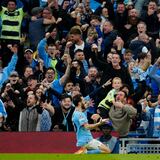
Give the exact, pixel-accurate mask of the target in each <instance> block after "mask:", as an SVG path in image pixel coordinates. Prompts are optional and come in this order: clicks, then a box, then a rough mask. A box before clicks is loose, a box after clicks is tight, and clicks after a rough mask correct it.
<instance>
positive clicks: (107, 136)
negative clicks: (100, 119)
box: [97, 121, 119, 153]
mask: <svg viewBox="0 0 160 160" xmlns="http://www.w3.org/2000/svg"><path fill="white" fill-rule="evenodd" d="M100 129H101V131H102V133H103V135H102V136H100V137H99V138H97V139H98V140H99V141H100V142H102V143H103V144H105V145H106V146H108V147H109V149H110V150H111V153H118V152H119V143H118V139H117V137H114V136H112V135H111V132H112V130H113V126H112V122H111V121H108V122H107V123H106V124H104V125H102V126H100Z"/></svg>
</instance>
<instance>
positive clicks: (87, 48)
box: [0, 0, 160, 151]
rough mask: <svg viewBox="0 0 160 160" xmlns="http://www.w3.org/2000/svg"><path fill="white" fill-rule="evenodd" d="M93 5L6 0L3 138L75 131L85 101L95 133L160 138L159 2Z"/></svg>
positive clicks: (0, 99) (2, 12)
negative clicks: (79, 99) (13, 133)
mask: <svg viewBox="0 0 160 160" xmlns="http://www.w3.org/2000/svg"><path fill="white" fill-rule="evenodd" d="M90 1H91V0H62V1H61V0H59V1H58V0H7V1H6V0H1V1H0V31H1V32H0V88H1V90H0V131H10V132H11V131H27V132H28V131H54V132H55V131H67V132H69V131H74V127H75V126H74V124H73V122H72V115H73V113H74V111H75V106H76V105H78V104H75V103H74V102H76V97H78V96H77V95H81V96H82V97H83V98H84V100H85V105H82V109H83V110H84V112H85V115H86V116H87V120H88V122H89V123H94V124H96V123H98V124H100V123H101V121H102V119H106V118H107V119H109V121H108V123H106V124H103V125H102V126H101V127H99V128H98V125H97V126H96V127H97V128H94V130H102V131H103V132H105V131H104V130H105V129H106V128H107V129H109V134H110V131H111V130H114V131H116V132H117V133H118V134H119V137H127V136H129V135H130V133H137V135H139V136H141V137H160V94H159V90H160V57H159V56H160V6H159V5H160V1H159V0H145V1H144V0H124V1H123V0H102V1H101V0H96V1H97V2H98V3H99V4H100V5H99V6H98V7H96V9H93V8H92V7H91V6H90ZM79 103H81V102H79ZM83 107H84V108H83ZM101 118H102V119H101ZM104 134H105V133H104ZM107 134H108V133H107ZM106 137H107V138H108V140H109V139H111V136H108V135H107V136H106ZM112 138H113V137H112ZM104 139H105V136H102V137H100V138H99V140H101V141H104V142H105V140H104ZM112 142H115V143H116V140H115V138H113V139H112ZM115 143H114V144H115ZM110 144H111V145H112V147H110V148H112V149H111V151H112V150H113V148H114V146H113V143H111V142H110Z"/></svg>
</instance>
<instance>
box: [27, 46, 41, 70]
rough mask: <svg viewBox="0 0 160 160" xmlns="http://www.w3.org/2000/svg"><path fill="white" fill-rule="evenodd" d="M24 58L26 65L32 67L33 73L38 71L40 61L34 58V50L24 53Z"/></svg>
mask: <svg viewBox="0 0 160 160" xmlns="http://www.w3.org/2000/svg"><path fill="white" fill-rule="evenodd" d="M24 57H25V60H26V65H28V66H30V67H32V69H33V71H35V70H36V66H37V65H38V60H36V59H34V58H33V50H32V49H29V48H28V49H26V50H25V51H24Z"/></svg>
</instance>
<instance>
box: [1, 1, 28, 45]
mask: <svg viewBox="0 0 160 160" xmlns="http://www.w3.org/2000/svg"><path fill="white" fill-rule="evenodd" d="M25 7H26V6H25V5H24V7H23V8H19V9H16V0H8V3H7V7H2V6H1V5H0V17H1V21H2V30H1V33H0V39H1V40H10V41H17V42H18V41H20V37H21V24H22V20H23V16H24V8H25Z"/></svg>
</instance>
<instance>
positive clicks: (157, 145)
mask: <svg viewBox="0 0 160 160" xmlns="http://www.w3.org/2000/svg"><path fill="white" fill-rule="evenodd" d="M119 153H121V154H129V153H136V154H160V139H159V138H121V139H120V147H119Z"/></svg>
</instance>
